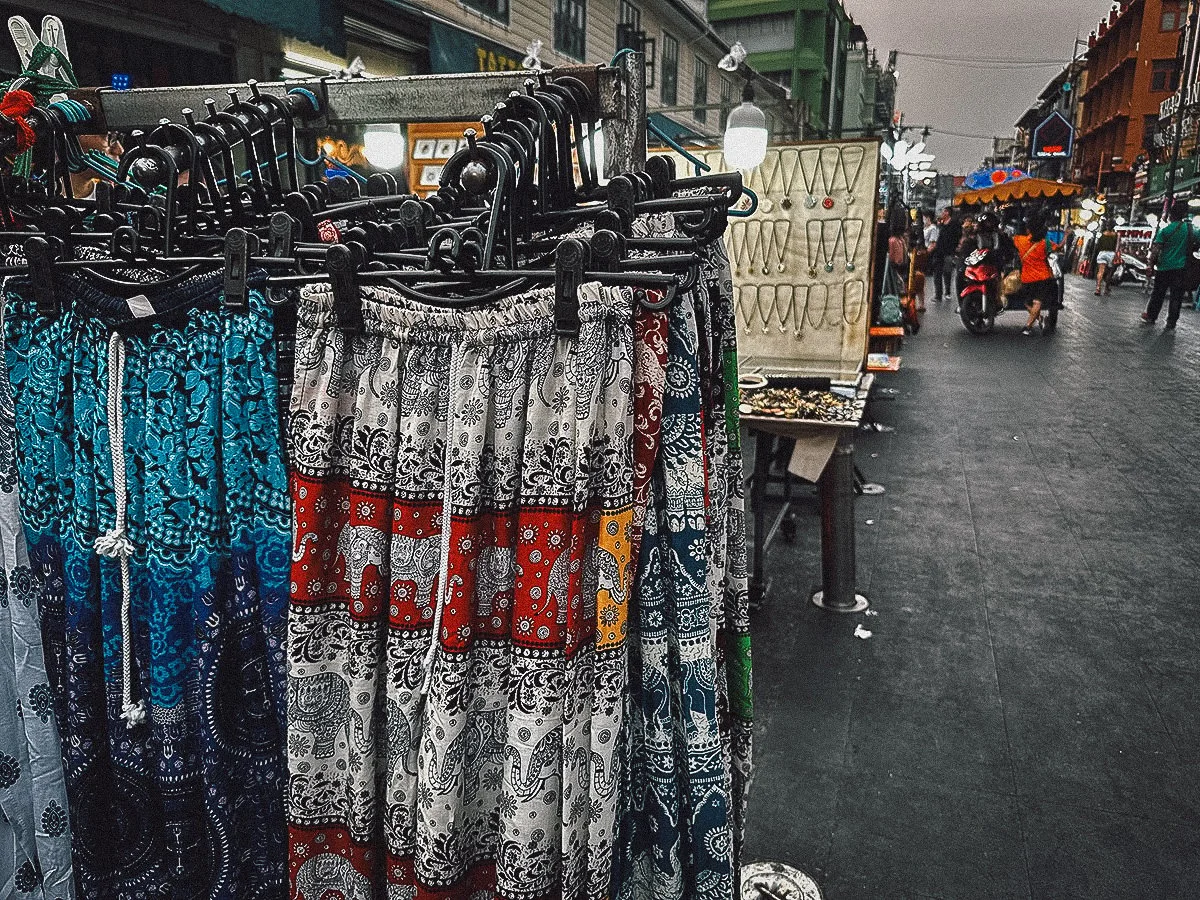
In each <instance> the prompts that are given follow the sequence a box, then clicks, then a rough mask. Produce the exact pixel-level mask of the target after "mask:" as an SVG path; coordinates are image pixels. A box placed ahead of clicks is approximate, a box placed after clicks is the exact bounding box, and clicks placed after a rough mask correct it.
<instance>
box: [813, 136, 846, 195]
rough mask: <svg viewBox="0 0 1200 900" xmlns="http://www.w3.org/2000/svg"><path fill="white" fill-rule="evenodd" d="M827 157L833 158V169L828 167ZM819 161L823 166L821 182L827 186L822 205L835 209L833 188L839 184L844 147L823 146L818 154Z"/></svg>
mask: <svg viewBox="0 0 1200 900" xmlns="http://www.w3.org/2000/svg"><path fill="white" fill-rule="evenodd" d="M827 157H828V158H832V160H833V168H832V170H831V169H828V168H826V165H825V160H826V158H827ZM817 162H818V164H819V165H820V167H821V183H822V185H824V187H825V199H824V200H822V201H821V206H823V207H824V208H825V209H833V207H834V199H833V188H834V185H835V184H837V176H838V169H839V168H840V167H841V165H842V148H841V147H834V146H825V147H822V148H821V152H820V153H819V154H817Z"/></svg>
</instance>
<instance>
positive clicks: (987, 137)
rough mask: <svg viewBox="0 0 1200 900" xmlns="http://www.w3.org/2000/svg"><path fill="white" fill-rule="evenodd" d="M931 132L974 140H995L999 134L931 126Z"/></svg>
mask: <svg viewBox="0 0 1200 900" xmlns="http://www.w3.org/2000/svg"><path fill="white" fill-rule="evenodd" d="M929 133H930V134H941V135H944V136H946V137H956V138H970V139H971V140H974V141H994V140H995V139H996V138H997V135H994V134H966V133H964V132H961V131H947V130H946V129H945V128H933V127H931V128H930V129H929Z"/></svg>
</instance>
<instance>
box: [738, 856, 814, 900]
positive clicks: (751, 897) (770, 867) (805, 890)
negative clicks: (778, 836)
mask: <svg viewBox="0 0 1200 900" xmlns="http://www.w3.org/2000/svg"><path fill="white" fill-rule="evenodd" d="M741 900H824V898H823V897H822V894H821V888H820V887H818V885H817V883H816V882H815V881H814V880H813V879H812V878H811V877H809V876H808V875H806V874H804V873H803V872H801V871H800V870H799V869H797V868H795V867H794V866H788V865H784V864H783V863H777V862H755V863H747V864H746V865H744V866H742V889H741Z"/></svg>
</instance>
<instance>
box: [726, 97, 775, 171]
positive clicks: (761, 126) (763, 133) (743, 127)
mask: <svg viewBox="0 0 1200 900" xmlns="http://www.w3.org/2000/svg"><path fill="white" fill-rule="evenodd" d="M724 149H725V162H726V163H728V164H729V166H730V167H731V168H734V169H741V170H743V171H744V170H747V169H754V168H757V167H758V166H759V165H761V164H762V161H763V160H764V159H766V157H767V117H766V114H765V113H763V111H762V110H761V109H759V108H758V107H757V106H755V105H754V88H753V87H752V86H751V85H750V84H749V83H748V82H747V84H746V87H745V89H744V90H743V91H742V105H741V106H738V107H735V108H734V109H733V110H731V111H730V113H729V120H728V121H727V122H726V123H725V147H724Z"/></svg>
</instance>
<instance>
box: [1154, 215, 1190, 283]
mask: <svg viewBox="0 0 1200 900" xmlns="http://www.w3.org/2000/svg"><path fill="white" fill-rule="evenodd" d="M1191 234H1192V226H1191V225H1190V224H1185V223H1183V222H1172V223H1171V224H1170V225H1168V226H1167V227H1166V228H1164V229H1163V230H1162V231H1160V232H1159V233H1158V235H1157V236H1156V237H1155V238H1154V243H1155V244H1156V245H1158V246H1160V247H1162V254H1161V255H1160V256H1159V258H1158V270H1159V271H1160V272H1178V271H1179V270H1180V269H1182V268H1183V267H1184V266H1186V265H1187V256H1188V245H1189V244H1190V243H1191Z"/></svg>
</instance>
